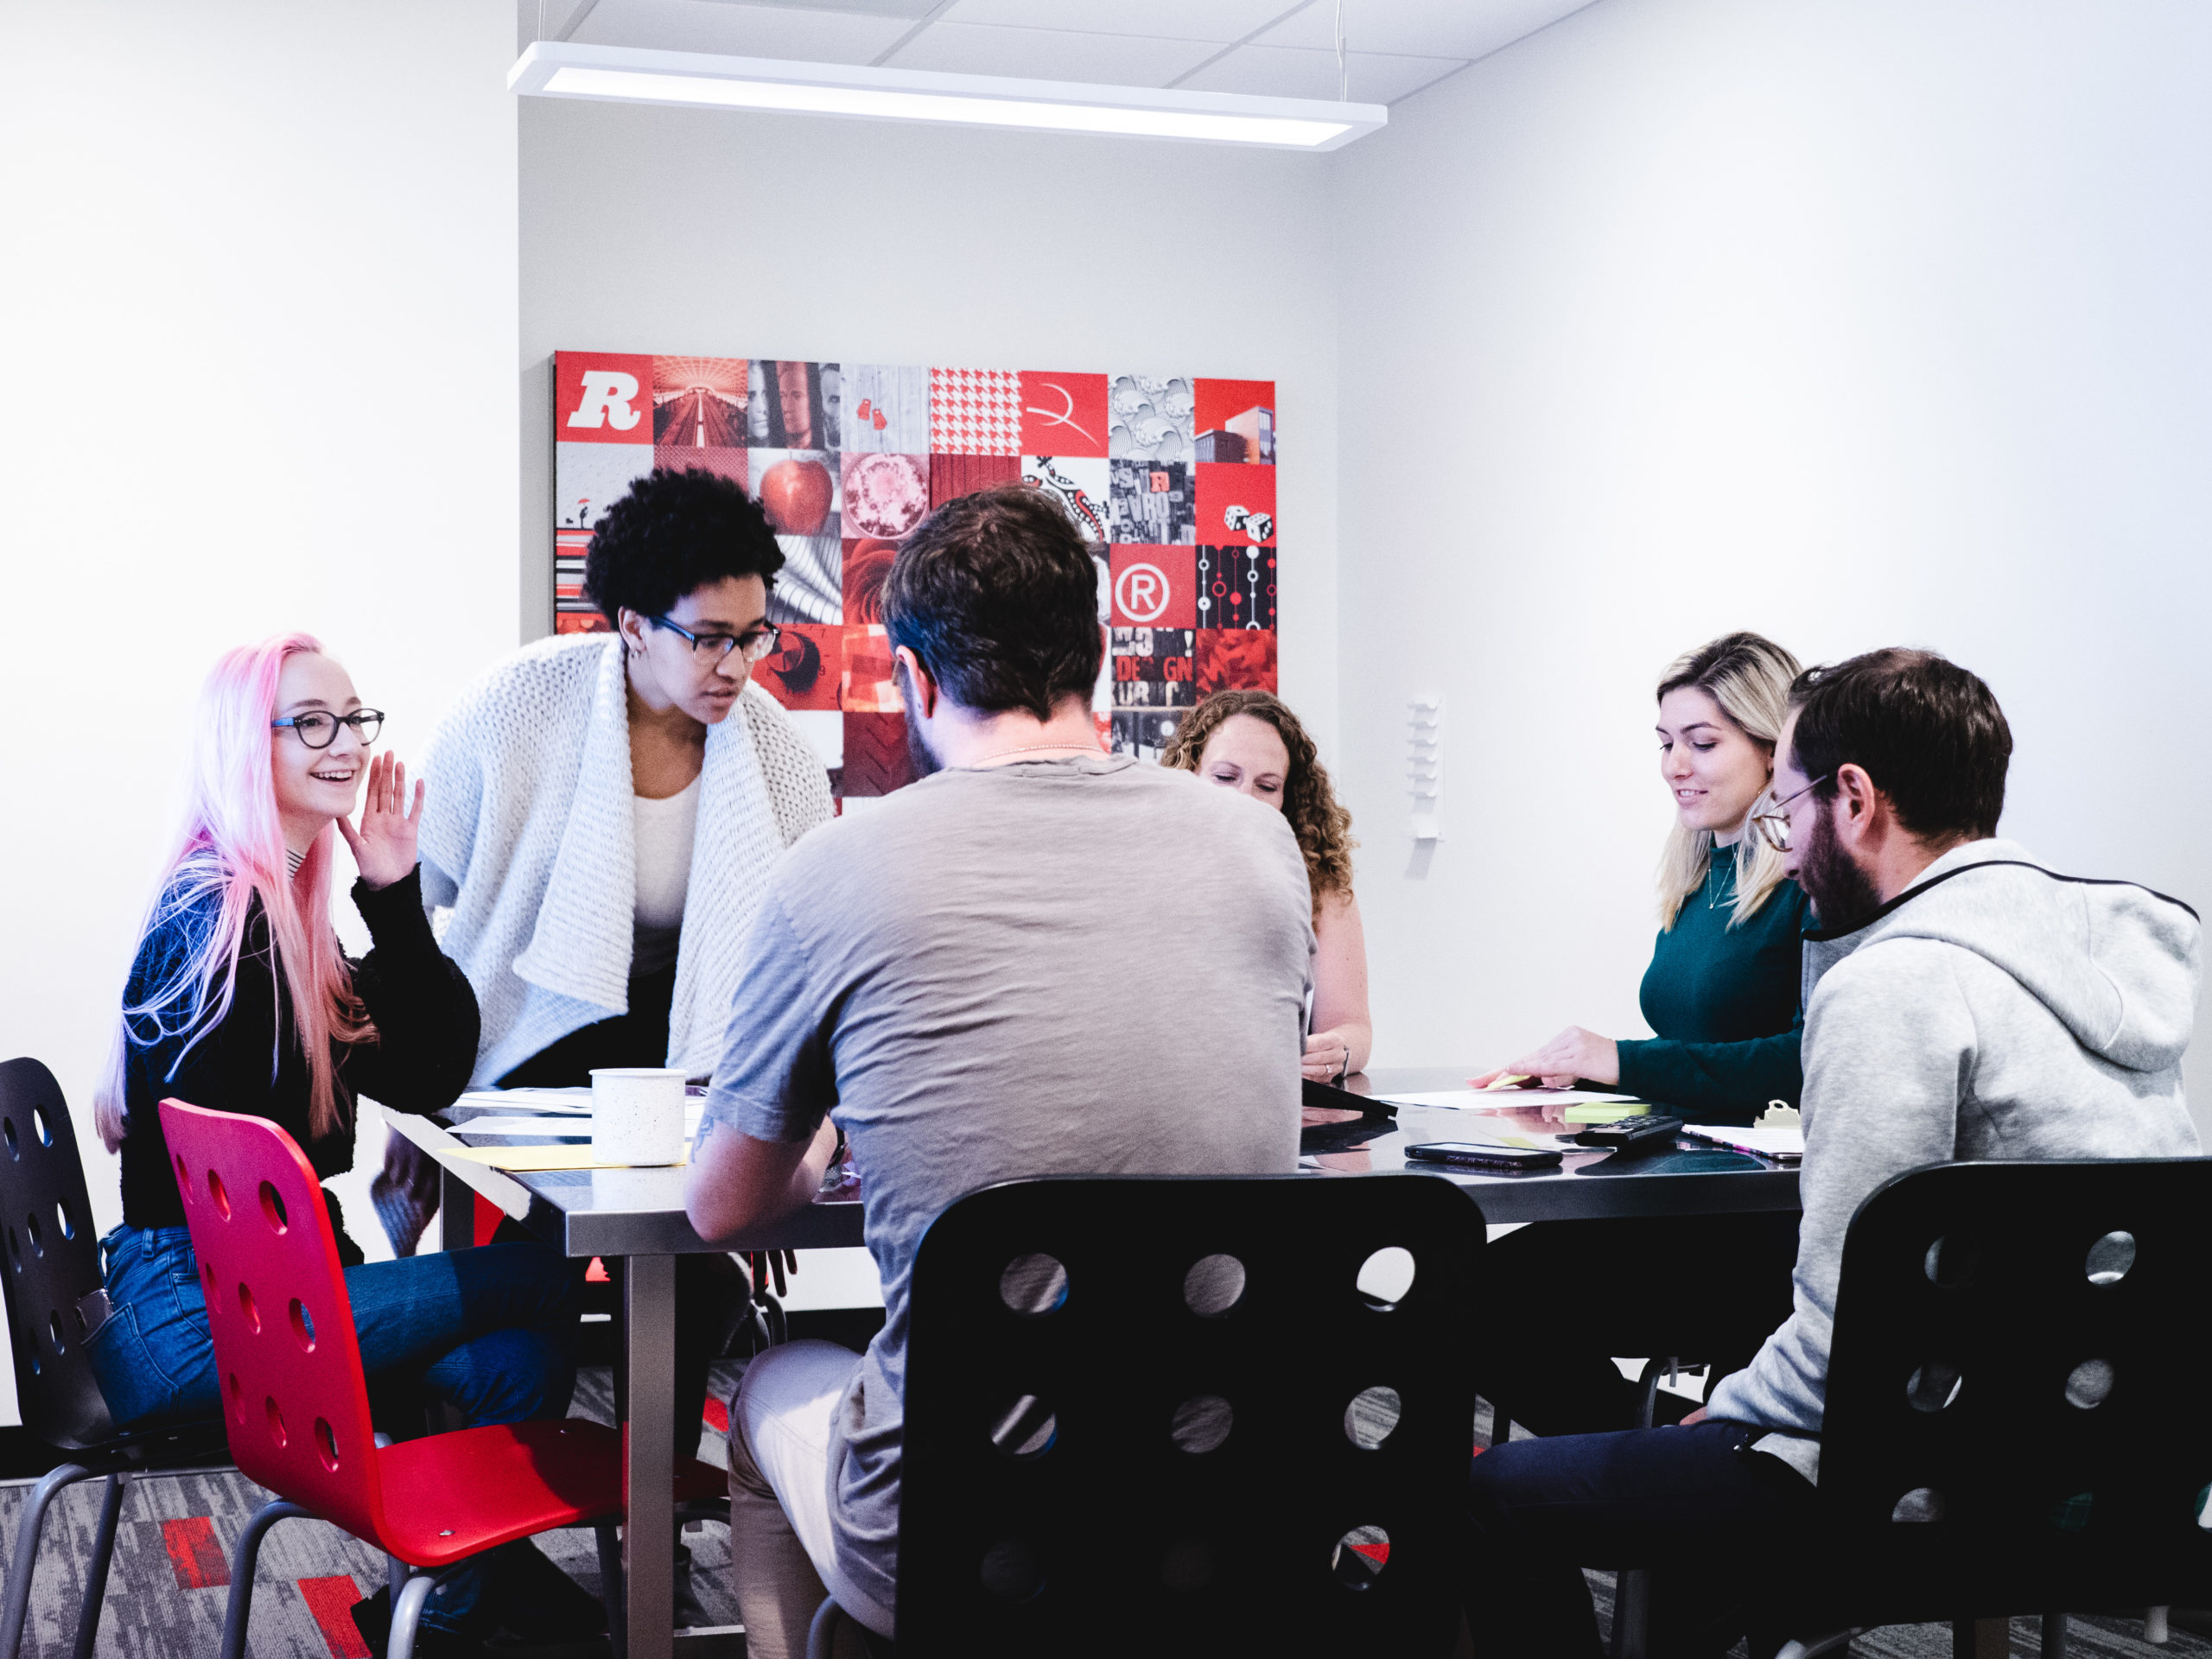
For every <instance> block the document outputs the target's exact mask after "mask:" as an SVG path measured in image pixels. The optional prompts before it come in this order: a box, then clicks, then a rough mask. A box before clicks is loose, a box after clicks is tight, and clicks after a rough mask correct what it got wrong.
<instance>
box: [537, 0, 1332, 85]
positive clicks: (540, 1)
mask: <svg viewBox="0 0 2212 1659" xmlns="http://www.w3.org/2000/svg"><path fill="white" fill-rule="evenodd" d="M538 3H539V4H540V5H543V4H544V3H545V0H538ZM1337 97H1338V99H1339V100H1340V101H1341V102H1344V103H1346V104H1349V103H1351V70H1349V69H1347V68H1346V67H1344V0H1337Z"/></svg>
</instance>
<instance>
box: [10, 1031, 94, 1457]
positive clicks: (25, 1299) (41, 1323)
mask: <svg viewBox="0 0 2212 1659" xmlns="http://www.w3.org/2000/svg"><path fill="white" fill-rule="evenodd" d="M0 1224H4V1226H5V1228H6V1232H5V1237H6V1240H7V1243H6V1249H7V1252H8V1266H7V1271H6V1272H5V1273H4V1274H0V1283H4V1284H5V1285H6V1287H7V1298H8V1334H9V1339H10V1343H11V1344H12V1345H13V1347H14V1350H15V1356H16V1399H17V1402H18V1403H19V1404H20V1405H21V1407H22V1414H23V1426H24V1427H26V1428H28V1429H29V1430H30V1431H31V1433H34V1434H35V1435H37V1436H38V1437H39V1439H41V1440H44V1441H45V1442H46V1443H47V1444H48V1445H49V1446H62V1447H67V1448H71V1449H81V1448H83V1447H86V1446H97V1445H99V1444H100V1443H101V1442H102V1441H105V1440H111V1439H112V1438H113V1437H114V1434H115V1424H114V1422H113V1421H112V1420H111V1418H110V1417H109V1415H108V1409H107V1402H105V1400H103V1399H102V1398H101V1397H100V1385H99V1382H98V1381H97V1380H96V1379H95V1378H94V1377H93V1376H92V1363H91V1362H90V1361H89V1360H87V1359H86V1357H85V1343H84V1336H85V1324H84V1319H83V1318H82V1316H81V1315H79V1313H78V1312H77V1300H78V1298H79V1297H81V1296H85V1295H87V1294H90V1293H92V1292H93V1291H95V1290H98V1289H99V1287H100V1279H101V1274H100V1246H99V1239H98V1238H96V1237H95V1236H93V1233H92V1200H91V1199H90V1198H88V1197H87V1196H86V1192H85V1166H84V1165H83V1163H82V1162H81V1161H79V1159H78V1156H77V1132H76V1130H75V1128H73V1127H72V1125H71V1123H70V1122H69V1108H68V1106H67V1103H64V1102H63V1100H62V1098H61V1085H60V1084H59V1083H57V1082H55V1081H54V1073H53V1072H51V1071H48V1070H47V1069H46V1068H45V1067H44V1066H43V1065H40V1064H39V1063H38V1062H37V1061H36V1060H33V1059H20V1060H10V1061H8V1062H7V1063H6V1064H5V1065H0Z"/></svg>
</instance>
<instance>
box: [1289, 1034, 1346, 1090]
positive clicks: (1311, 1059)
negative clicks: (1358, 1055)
mask: <svg viewBox="0 0 2212 1659" xmlns="http://www.w3.org/2000/svg"><path fill="white" fill-rule="evenodd" d="M1350 1059H1351V1045H1350V1044H1348V1043H1346V1042H1345V1041H1344V1039H1343V1038H1341V1037H1339V1036H1338V1035H1337V1033H1335V1032H1333V1031H1317V1032H1315V1033H1313V1035H1312V1036H1311V1037H1308V1038H1307V1039H1306V1053H1305V1056H1304V1058H1301V1059H1300V1061H1299V1070H1300V1071H1301V1072H1303V1073H1304V1074H1305V1075H1306V1077H1312V1078H1313V1080H1314V1081H1315V1082H1317V1083H1334V1082H1335V1081H1336V1080H1337V1079H1338V1077H1342V1076H1344V1070H1345V1063H1346V1062H1347V1061H1349V1060H1350Z"/></svg>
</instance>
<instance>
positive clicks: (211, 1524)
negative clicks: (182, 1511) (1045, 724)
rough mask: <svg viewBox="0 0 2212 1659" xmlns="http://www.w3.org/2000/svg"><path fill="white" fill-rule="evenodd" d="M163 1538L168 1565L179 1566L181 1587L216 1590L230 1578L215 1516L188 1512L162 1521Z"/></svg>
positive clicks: (179, 1586) (176, 1568)
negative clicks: (180, 1517)
mask: <svg viewBox="0 0 2212 1659" xmlns="http://www.w3.org/2000/svg"><path fill="white" fill-rule="evenodd" d="M162 1542H163V1543H164V1544H167V1545H168V1551H169V1565H170V1566H171V1567H174V1568H175V1570H176V1587H177V1588H178V1589H180V1590H215V1589H219V1588H221V1587H222V1586H225V1585H226V1584H228V1583H229V1582H230V1581H231V1563H230V1560H229V1559H228V1558H227V1557H226V1556H225V1555H224V1554H223V1547H222V1545H220V1544H219V1543H217V1542H216V1541H215V1520H214V1517H213V1516H207V1515H193V1516H186V1517H185V1518H184V1519H183V1520H181V1521H164V1522H162Z"/></svg>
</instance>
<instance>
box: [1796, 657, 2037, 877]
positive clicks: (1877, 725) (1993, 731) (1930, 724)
mask: <svg viewBox="0 0 2212 1659" xmlns="http://www.w3.org/2000/svg"><path fill="white" fill-rule="evenodd" d="M1789 703H1790V707H1791V708H1793V709H1796V711H1797V724H1796V728H1794V730H1793V731H1792V732H1791V734H1790V748H1791V749H1792V751H1793V752H1794V758H1795V760H1796V766H1797V770H1798V771H1800V772H1802V773H1804V775H1805V776H1806V777H1808V778H1809V779H1813V780H1814V781H1815V784H1816V785H1818V787H1817V788H1816V789H1815V791H1814V793H1815V798H1818V799H1821V800H1824V801H1825V800H1830V799H1833V798H1834V795H1835V772H1836V769H1837V768H1838V767H1839V766H1852V765H1855V766H1860V767H1862V768H1864V769H1865V771H1866V775H1867V776H1868V777H1869V778H1871V779H1873V780H1874V787H1875V788H1877V789H1878V790H1880V791H1882V793H1883V794H1885V795H1886V796H1887V797H1889V800H1890V805H1891V808H1892V809H1893V810H1895V811H1896V813H1897V822H1898V823H1900V824H1902V825H1903V826H1904V828H1905V829H1906V830H1907V831H1908V832H1909V833H1910V834H1912V835H1915V836H1920V837H1921V838H1922V839H1923V840H1943V839H1948V838H1950V837H1954V836H1965V837H1967V839H1970V840H1971V839H1978V838H1980V837H1981V836H1993V835H1995V834H1996V833H1997V820H1998V818H1999V817H2000V816H2001V815H2002V814H2003V813H2004V810H2005V772H2006V771H2007V770H2008V769H2009V768H2010V766H2011V765H2012V728H2011V727H2010V726H2008V725H2006V724H2005V711H2004V710H2003V709H2000V708H1999V707H1998V706H1997V697H1996V694H1995V693H1993V691H1991V690H1990V689H1989V687H1988V686H1987V685H1986V684H1985V683H1983V682H1982V680H1981V678H1980V676H1979V675H1976V674H1973V673H1969V672H1968V671H1967V670H1965V669H1963V668H1961V667H1960V666H1959V665H1958V664H1956V663H1955V662H1952V661H1951V660H1949V659H1948V658H1944V657H1939V656H1937V655H1936V653H1935V652H1932V651H1915V650H1911V649H1909V648H1907V647H1904V646H1901V645H1900V646H1891V647H1890V648H1889V649H1887V650H1884V651H1870V652H1866V654H1865V655H1863V656H1859V657H1853V658H1849V659H1848V660H1847V661H1845V662H1840V663H1836V664H1833V665H1829V666H1823V667H1820V668H1808V669H1807V670H1806V671H1804V672H1803V673H1802V674H1800V675H1799V676H1798V677H1797V681H1796V684H1794V685H1792V686H1791V687H1790V688H1789Z"/></svg>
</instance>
